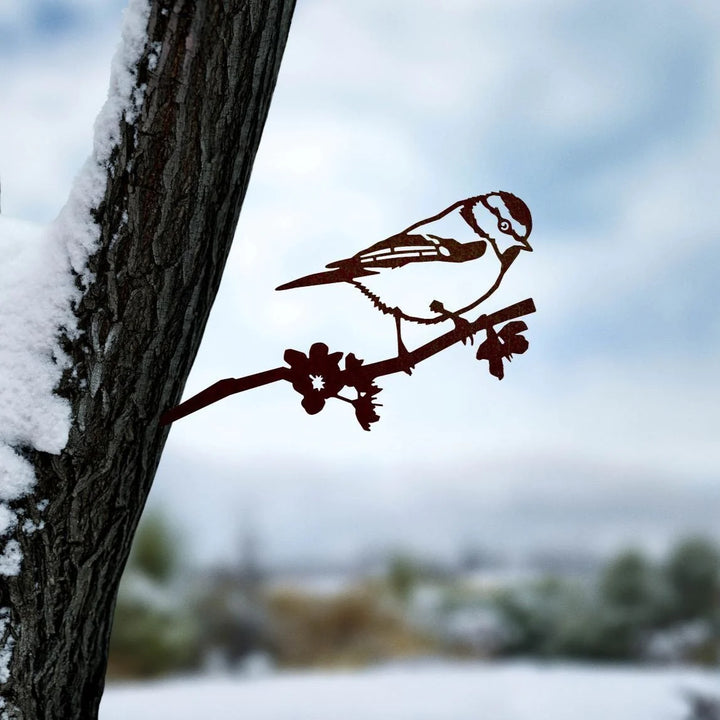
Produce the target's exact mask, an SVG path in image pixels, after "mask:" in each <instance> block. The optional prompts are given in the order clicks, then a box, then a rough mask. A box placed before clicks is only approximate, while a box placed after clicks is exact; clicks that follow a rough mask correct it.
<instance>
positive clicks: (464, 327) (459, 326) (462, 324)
mask: <svg viewBox="0 0 720 720" xmlns="http://www.w3.org/2000/svg"><path fill="white" fill-rule="evenodd" d="M451 317H452V321H453V322H454V323H455V329H456V330H459V331H461V332H462V334H463V337H462V344H463V345H465V344H467V341H468V340H469V341H470V344H471V345H472V344H473V342H474V335H473V333H471V332H468V328H469V327H470V321H469V320H466V319H465V318H464V317H461V316H460V315H452V316H451Z"/></svg>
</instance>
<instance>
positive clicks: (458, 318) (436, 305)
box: [430, 300, 473, 345]
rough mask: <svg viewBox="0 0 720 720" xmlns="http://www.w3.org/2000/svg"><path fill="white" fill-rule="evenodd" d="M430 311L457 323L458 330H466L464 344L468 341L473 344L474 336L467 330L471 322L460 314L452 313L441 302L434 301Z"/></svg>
mask: <svg viewBox="0 0 720 720" xmlns="http://www.w3.org/2000/svg"><path fill="white" fill-rule="evenodd" d="M430 309H431V310H432V311H433V312H436V313H438V314H440V315H442V316H443V319H444V320H452V321H453V323H455V329H456V330H465V331H466V332H465V334H464V336H463V338H462V344H463V345H465V341H466V340H468V339H469V340H470V344H471V345H472V344H473V334H472V333H467V328H468V327H469V325H470V321H469V320H467V319H465V318H464V317H463V316H462V315H460V314H459V313H454V312H450V311H449V310H447V309H446V308H445V306H444V305H443V304H442V303H441V302H440V301H439V300H433V301H432V302H431V303H430Z"/></svg>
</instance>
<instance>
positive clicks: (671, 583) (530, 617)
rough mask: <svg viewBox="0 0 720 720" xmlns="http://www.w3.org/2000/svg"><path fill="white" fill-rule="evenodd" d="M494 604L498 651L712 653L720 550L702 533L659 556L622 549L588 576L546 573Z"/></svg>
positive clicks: (712, 656)
mask: <svg viewBox="0 0 720 720" xmlns="http://www.w3.org/2000/svg"><path fill="white" fill-rule="evenodd" d="M495 603H496V604H495V607H496V609H497V612H498V613H499V616H500V619H501V622H502V626H503V628H504V630H505V632H504V643H503V645H502V648H501V652H503V653H505V654H523V655H535V656H543V657H573V658H588V659H596V660H658V661H660V660H665V661H675V660H686V661H696V662H707V663H714V662H717V661H718V659H719V657H718V654H719V652H718V651H719V648H720V552H719V551H718V548H717V546H716V545H715V544H714V543H712V542H711V541H709V540H706V539H703V538H691V539H686V540H684V541H682V542H680V543H679V544H677V545H676V546H675V547H674V548H673V549H672V550H671V552H670V553H669V554H668V556H667V557H666V558H665V559H664V560H662V561H660V562H653V561H651V560H650V559H649V558H648V557H647V556H646V555H645V554H643V553H642V552H641V551H639V550H631V551H625V552H623V553H621V554H619V555H618V556H616V557H614V558H613V559H612V560H610V561H609V562H608V563H607V564H606V566H605V567H604V568H603V570H602V572H601V573H600V577H599V578H598V579H597V581H595V582H591V583H587V582H586V583H582V582H577V581H576V582H572V581H569V580H566V579H559V578H546V579H544V580H541V581H538V582H535V583H532V584H529V585H524V586H521V587H514V588H510V589H507V590H505V591H503V592H501V593H499V595H498V596H497V597H496V599H495Z"/></svg>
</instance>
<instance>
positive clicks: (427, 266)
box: [276, 191, 532, 369]
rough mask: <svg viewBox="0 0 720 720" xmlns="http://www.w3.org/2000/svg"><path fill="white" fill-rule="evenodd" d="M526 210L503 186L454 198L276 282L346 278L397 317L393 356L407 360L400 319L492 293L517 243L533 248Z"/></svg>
mask: <svg viewBox="0 0 720 720" xmlns="http://www.w3.org/2000/svg"><path fill="white" fill-rule="evenodd" d="M531 230H532V217H531V215H530V210H529V209H528V207H527V205H526V204H525V203H524V202H523V201H522V200H521V199H520V198H519V197H517V196H515V195H513V194H512V193H509V192H504V191H499V192H491V193H488V194H485V195H476V196H474V197H471V198H467V199H466V200H460V201H459V202H456V203H454V204H453V205H451V206H450V207H448V208H446V209H445V210H443V211H442V212H439V213H438V214H437V215H433V216H432V217H429V218H426V219H425V220H420V221H419V222H416V223H415V224H413V225H411V226H410V227H408V228H407V229H406V230H403V231H402V232H400V233H397V234H396V235H391V236H390V237H388V238H386V239H385V240H381V241H380V242H378V243H375V244H374V245H370V246H369V247H367V248H365V249H364V250H361V251H360V252H359V253H357V254H356V255H353V256H352V257H350V258H346V259H345V260H338V261H336V262H332V263H329V264H328V265H327V266H326V267H327V268H328V270H325V271H323V272H318V273H313V274H311V275H306V276H304V277H301V278H298V279H297V280H292V281H291V282H288V283H285V284H283V285H280V286H279V287H278V288H276V289H277V290H290V289H292V288H298V287H307V286H313V285H323V284H327V283H338V282H346V283H349V284H350V285H352V286H354V287H355V288H357V289H358V290H360V292H362V293H363V295H365V296H366V297H368V298H369V299H370V300H371V301H372V302H373V304H374V305H375V307H376V308H378V309H379V310H381V311H382V312H383V313H387V314H390V315H392V316H393V317H394V318H395V327H396V333H397V343H398V357H400V358H405V359H407V360H408V369H409V368H411V367H412V363H411V362H410V361H409V353H408V351H407V349H406V347H405V345H404V343H403V341H402V333H401V321H402V320H406V321H409V322H414V323H420V324H423V325H428V324H433V323H438V322H442V321H444V320H453V321H454V322H455V324H456V326H458V327H462V326H463V325H466V324H467V320H465V319H464V318H463V317H462V315H463V313H466V312H468V311H470V310H472V309H473V308H475V307H477V306H478V305H479V304H480V303H482V302H483V301H484V300H486V299H487V298H488V297H490V295H492V293H493V292H495V290H497V288H498V287H499V285H500V282H501V280H502V278H503V276H504V275H505V273H506V272H507V270H508V268H509V267H510V265H512V263H513V261H514V260H515V258H516V257H517V256H518V254H519V253H520V251H521V250H530V251H531V250H532V247H531V246H530V243H529V242H528V237H529V235H530V231H531Z"/></svg>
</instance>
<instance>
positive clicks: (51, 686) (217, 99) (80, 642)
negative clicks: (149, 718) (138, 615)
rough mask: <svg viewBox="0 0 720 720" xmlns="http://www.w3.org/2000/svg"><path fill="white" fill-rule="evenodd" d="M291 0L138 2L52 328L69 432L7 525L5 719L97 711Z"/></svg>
mask: <svg viewBox="0 0 720 720" xmlns="http://www.w3.org/2000/svg"><path fill="white" fill-rule="evenodd" d="M294 4H295V3H294V0H174V1H173V0H155V1H154V2H152V3H151V9H150V17H149V24H148V40H147V43H146V44H145V49H144V50H143V52H142V56H141V59H140V62H139V64H138V70H137V87H138V88H141V86H142V85H145V84H146V86H147V87H146V89H145V93H144V100H143V104H142V107H141V110H140V112H139V114H138V116H137V117H136V118H134V119H133V120H132V121H128V120H127V119H125V120H123V121H122V122H121V126H120V136H119V140H118V143H117V147H116V148H115V149H114V150H113V152H112V154H111V157H110V161H109V163H108V168H107V188H106V192H105V195H104V199H103V200H102V202H101V203H100V204H99V206H98V207H97V208H96V209H95V210H94V212H93V214H94V216H95V220H96V222H97V224H98V225H99V227H100V230H101V235H100V243H99V249H98V250H97V252H95V253H94V254H93V255H92V256H91V258H90V263H89V269H90V271H91V272H92V273H93V275H92V276H91V277H92V279H91V281H90V284H89V285H88V286H87V287H86V288H85V289H84V291H83V294H82V299H81V301H80V303H79V304H78V306H77V307H76V309H75V313H76V315H77V318H78V325H79V329H80V330H81V331H82V334H81V335H80V336H79V337H77V338H75V339H70V338H68V337H67V336H65V337H64V338H63V344H64V346H65V349H66V352H67V353H68V354H69V355H70V357H71V358H72V364H73V368H72V372H67V373H65V376H64V378H63V381H62V383H61V387H60V389H59V392H60V394H61V395H62V396H64V397H66V398H68V400H69V401H70V403H71V408H72V427H71V431H70V436H69V440H68V443H67V446H66V447H65V449H64V450H63V452H62V453H61V454H60V455H49V454H46V453H40V452H37V451H35V450H32V449H26V450H25V455H26V457H27V458H29V459H30V461H31V462H32V464H33V466H34V468H35V473H36V476H37V485H36V490H35V493H34V495H33V496H30V497H26V498H24V499H22V500H20V501H18V502H16V503H14V508H15V509H16V510H17V511H18V512H19V514H20V515H21V516H22V517H24V518H26V519H27V520H29V521H32V522H33V523H34V524H35V525H36V526H37V527H39V528H40V529H38V530H37V531H35V532H32V533H27V532H23V531H22V530H21V529H20V528H18V529H16V530H15V531H14V533H15V538H16V540H17V541H18V542H19V544H20V546H21V549H22V553H23V560H22V567H21V570H20V572H19V574H18V575H16V576H14V577H10V578H6V580H7V583H5V587H2V586H0V595H1V596H2V597H0V605H4V606H7V607H9V620H10V621H9V623H6V624H5V628H4V630H3V626H2V624H0V641H3V640H4V641H5V642H6V645H8V643H7V641H8V640H9V641H10V642H9V646H11V647H12V658H11V661H10V665H9V679H8V680H7V682H6V684H5V685H3V686H0V690H1V692H2V697H3V699H4V700H5V703H6V705H5V707H4V711H0V714H2V712H4V713H5V715H3V717H8V718H11V719H12V720H15V719H17V718H23V719H24V720H31V719H32V720H35V719H36V718H63V719H64V720H67V719H68V718H96V717H97V712H98V706H99V703H100V697H101V695H102V690H103V686H104V677H105V669H106V661H107V648H108V640H109V635H110V628H111V623H112V615H113V609H114V604H115V596H116V592H117V587H118V583H119V580H120V576H121V574H122V571H123V568H124V565H125V561H126V559H127V556H128V552H129V549H130V543H131V540H132V537H133V533H134V531H135V528H136V526H137V523H138V520H139V517H140V514H141V512H142V509H143V506H144V503H145V500H146V498H147V494H148V492H149V490H150V486H151V484H152V480H153V477H154V474H155V470H156V468H157V465H158V462H159V459H160V454H161V451H162V448H163V445H164V443H165V439H166V437H167V433H168V429H167V428H161V427H160V426H159V424H158V419H159V417H160V415H161V414H162V412H163V411H164V410H166V409H168V408H170V407H172V406H173V405H176V404H177V403H178V402H179V400H180V398H181V394H182V390H183V387H184V385H185V381H186V379H187V376H188V373H189V371H190V368H191V366H192V363H193V360H194V358H195V355H196V353H197V350H198V346H199V344H200V340H201V338H202V335H203V331H204V329H205V324H206V321H207V318H208V314H209V312H210V308H211V306H212V303H213V300H214V298H215V295H216V292H217V290H218V286H219V284H220V278H221V276H222V272H223V268H224V265H225V261H226V259H227V256H228V252H229V250H230V245H231V242H232V238H233V234H234V231H235V226H236V223H237V219H238V215H239V212H240V207H241V204H242V201H243V198H244V195H245V191H246V189H247V185H248V181H249V178H250V172H251V169H252V164H253V161H254V158H255V153H256V151H257V147H258V143H259V141H260V136H261V132H262V129H263V126H264V123H265V119H266V117H267V112H268V107H269V104H270V99H271V96H272V92H273V89H274V86H275V81H276V78H277V74H278V69H279V65H280V59H281V56H282V52H283V50H284V47H285V42H286V39H287V33H288V30H289V27H290V21H291V17H292V12H293V9H294ZM41 499H47V500H48V501H49V502H48V503H47V504H45V503H39V502H38V501H39V500H41ZM39 508H41V509H39ZM20 524H22V523H20ZM3 634H4V637H3ZM1 645H2V643H1V642H0V646H1Z"/></svg>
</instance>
